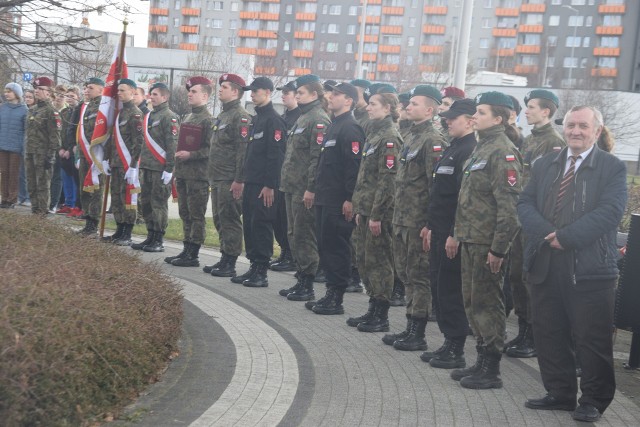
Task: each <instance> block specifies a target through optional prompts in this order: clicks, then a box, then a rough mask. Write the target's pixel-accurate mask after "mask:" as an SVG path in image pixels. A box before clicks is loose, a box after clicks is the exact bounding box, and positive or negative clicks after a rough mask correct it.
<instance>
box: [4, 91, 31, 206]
mask: <svg viewBox="0 0 640 427" xmlns="http://www.w3.org/2000/svg"><path fill="white" fill-rule="evenodd" d="M4 98H5V101H6V102H5V103H3V104H2V105H0V183H1V188H0V197H1V198H2V201H1V202H0V208H13V207H14V206H15V204H16V203H17V202H18V190H19V182H20V181H19V177H20V166H21V164H22V155H23V152H24V126H25V119H26V117H27V106H26V105H25V104H24V101H23V99H22V98H23V92H22V88H21V87H20V85H18V84H17V83H8V84H7V85H6V86H5V88H4Z"/></svg>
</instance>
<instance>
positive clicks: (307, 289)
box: [287, 274, 316, 301]
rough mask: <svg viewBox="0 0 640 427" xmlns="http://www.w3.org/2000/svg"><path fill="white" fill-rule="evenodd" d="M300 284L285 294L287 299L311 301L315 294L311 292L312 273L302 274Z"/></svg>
mask: <svg viewBox="0 0 640 427" xmlns="http://www.w3.org/2000/svg"><path fill="white" fill-rule="evenodd" d="M301 276H302V284H301V286H300V287H299V288H298V289H296V290H294V291H293V292H291V293H290V294H288V295H287V299H288V300H289V301H313V300H314V299H316V295H315V293H314V292H313V277H314V276H313V274H302V275H301Z"/></svg>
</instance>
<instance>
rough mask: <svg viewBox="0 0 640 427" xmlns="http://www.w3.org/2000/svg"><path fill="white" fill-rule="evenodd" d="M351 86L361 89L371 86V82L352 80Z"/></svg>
mask: <svg viewBox="0 0 640 427" xmlns="http://www.w3.org/2000/svg"><path fill="white" fill-rule="evenodd" d="M351 84H352V85H354V86H357V87H361V88H363V89H366V88H368V87H369V86H371V82H370V81H369V80H365V79H354V80H351Z"/></svg>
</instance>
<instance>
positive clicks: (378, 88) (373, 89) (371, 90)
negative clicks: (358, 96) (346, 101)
mask: <svg viewBox="0 0 640 427" xmlns="http://www.w3.org/2000/svg"><path fill="white" fill-rule="evenodd" d="M378 93H398V91H397V90H396V88H395V87H393V86H391V85H390V84H388V83H373V84H372V85H371V86H369V87H368V88H366V89H365V90H364V100H365V101H367V103H369V98H371V97H372V96H373V95H376V94H378Z"/></svg>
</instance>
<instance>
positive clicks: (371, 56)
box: [355, 53, 377, 62]
mask: <svg viewBox="0 0 640 427" xmlns="http://www.w3.org/2000/svg"><path fill="white" fill-rule="evenodd" d="M355 57H356V61H357V60H358V54H357V53H356V54H355ZM376 57H377V55H376V54H375V53H365V54H364V55H362V62H376Z"/></svg>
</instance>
